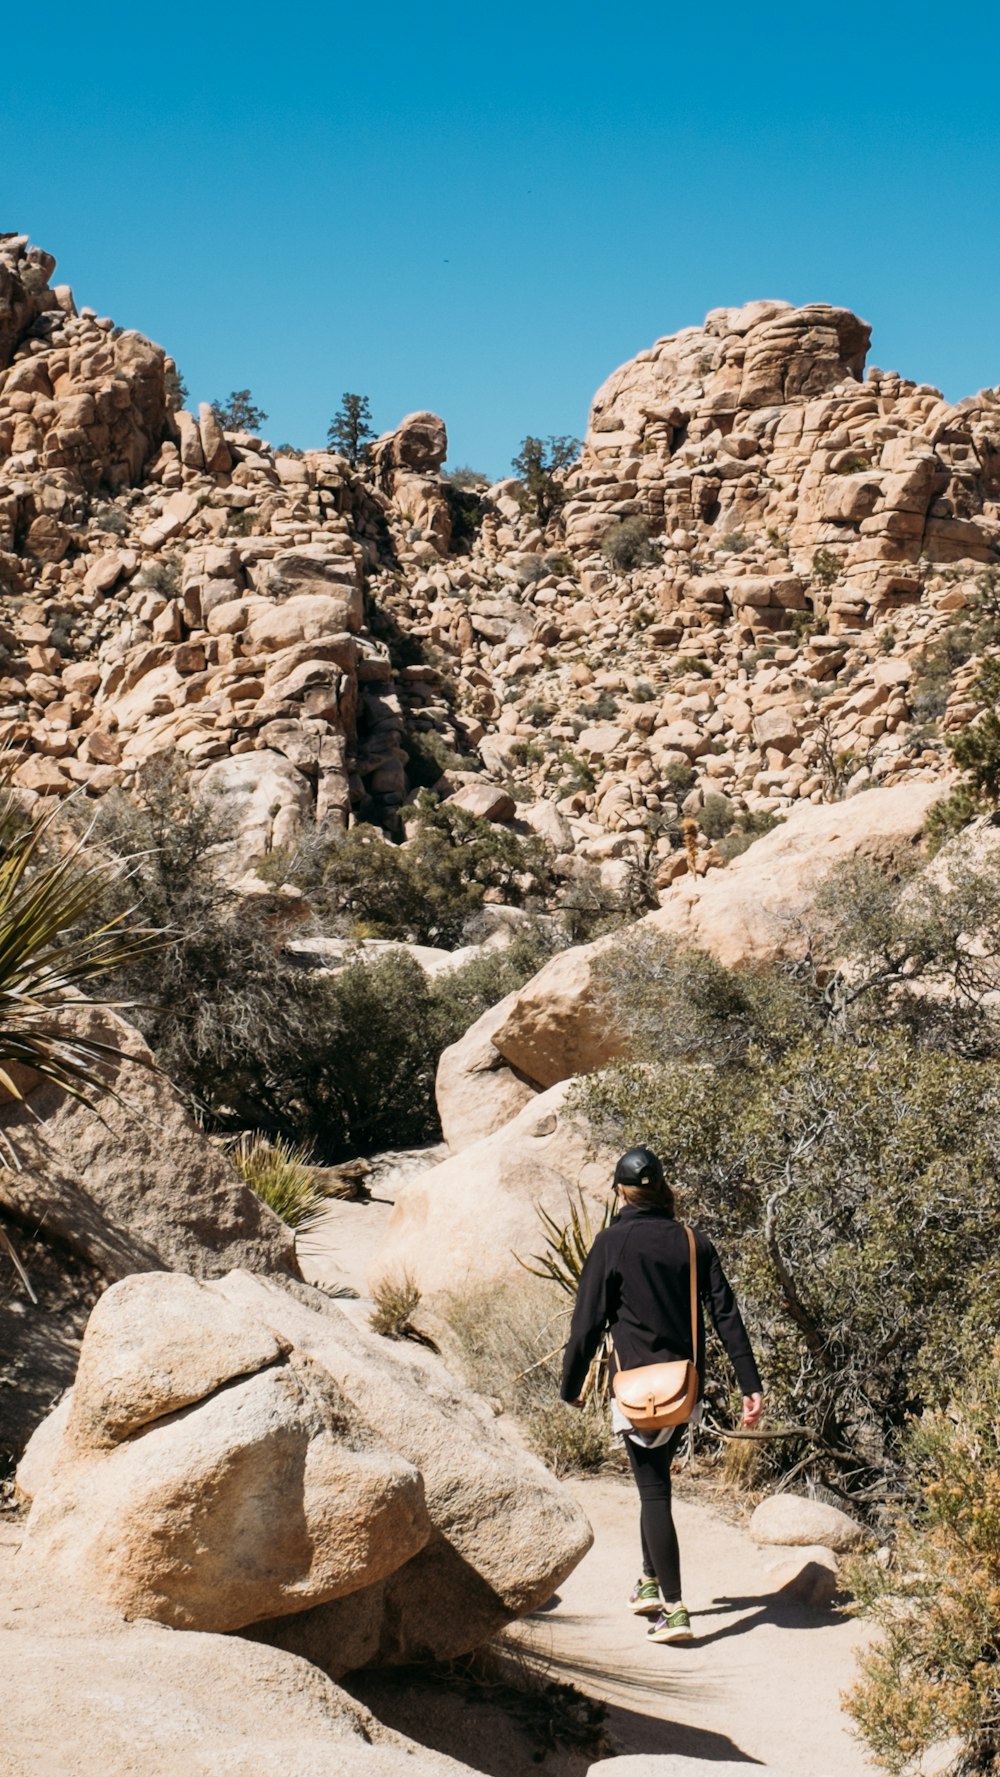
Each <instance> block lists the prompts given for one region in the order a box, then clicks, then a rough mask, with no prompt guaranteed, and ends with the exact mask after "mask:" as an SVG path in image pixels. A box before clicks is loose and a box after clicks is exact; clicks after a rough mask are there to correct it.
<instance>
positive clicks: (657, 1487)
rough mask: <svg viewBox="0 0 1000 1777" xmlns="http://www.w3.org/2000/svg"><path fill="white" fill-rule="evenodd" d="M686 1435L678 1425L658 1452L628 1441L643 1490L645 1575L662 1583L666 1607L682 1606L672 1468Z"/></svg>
mask: <svg viewBox="0 0 1000 1777" xmlns="http://www.w3.org/2000/svg"><path fill="white" fill-rule="evenodd" d="M683 1432H684V1427H683V1425H678V1426H677V1427H676V1429H675V1430H674V1433H673V1435H672V1436H671V1437H669V1438H668V1439H667V1441H666V1443H665V1444H660V1445H659V1447H658V1448H657V1449H655V1450H651V1449H649V1448H648V1446H646V1445H644V1444H635V1443H633V1441H632V1439H631V1438H630V1437H627V1436H626V1438H625V1439H624V1443H625V1449H626V1450H627V1452H628V1459H629V1463H630V1465H631V1469H632V1474H633V1477H634V1479H635V1484H636V1486H637V1487H638V1489H639V1502H640V1511H639V1535H640V1537H641V1539H642V1571H643V1573H644V1575H645V1576H646V1578H647V1579H656V1580H658V1581H659V1583H660V1593H661V1596H662V1598H663V1602H664V1604H678V1603H679V1602H680V1596H681V1554H680V1549H679V1548H678V1546H677V1532H676V1530H675V1529H674V1518H673V1512H672V1510H671V1488H670V1465H671V1463H672V1462H673V1459H674V1455H675V1453H676V1450H677V1446H678V1444H679V1443H680V1441H681V1436H682V1434H683Z"/></svg>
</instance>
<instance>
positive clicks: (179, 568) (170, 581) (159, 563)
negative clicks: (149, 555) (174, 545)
mask: <svg viewBox="0 0 1000 1777" xmlns="http://www.w3.org/2000/svg"><path fill="white" fill-rule="evenodd" d="M183 569H184V561H183V558H182V557H181V556H180V555H178V554H177V553H176V552H175V553H174V554H173V555H161V556H158V557H157V559H156V560H155V561H151V562H147V564H146V566H145V567H144V568H143V570H142V572H141V574H139V575H137V577H136V581H135V585H136V589H137V590H138V591H142V592H156V593H159V594H160V596H161V598H165V599H172V598H176V597H177V594H178V593H179V592H180V589H181V574H182V572H183Z"/></svg>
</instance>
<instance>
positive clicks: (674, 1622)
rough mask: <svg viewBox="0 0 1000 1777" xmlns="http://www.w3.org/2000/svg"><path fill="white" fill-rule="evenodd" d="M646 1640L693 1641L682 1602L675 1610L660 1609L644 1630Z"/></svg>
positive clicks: (689, 1621)
mask: <svg viewBox="0 0 1000 1777" xmlns="http://www.w3.org/2000/svg"><path fill="white" fill-rule="evenodd" d="M646 1639H647V1641H693V1639H694V1637H693V1636H692V1634H691V1618H690V1617H689V1615H688V1613H687V1611H686V1610H685V1608H684V1606H683V1604H679V1605H678V1606H677V1609H676V1610H672V1611H669V1612H667V1611H665V1610H661V1611H660V1614H659V1616H658V1617H656V1619H655V1620H654V1621H653V1622H652V1623H650V1625H649V1628H648V1629H647V1630H646Z"/></svg>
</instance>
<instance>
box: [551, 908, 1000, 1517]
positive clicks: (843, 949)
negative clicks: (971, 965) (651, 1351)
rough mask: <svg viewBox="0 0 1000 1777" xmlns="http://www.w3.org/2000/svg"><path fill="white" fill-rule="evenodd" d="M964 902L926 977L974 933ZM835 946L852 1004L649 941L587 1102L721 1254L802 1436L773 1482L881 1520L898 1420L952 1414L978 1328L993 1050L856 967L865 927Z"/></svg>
mask: <svg viewBox="0 0 1000 1777" xmlns="http://www.w3.org/2000/svg"><path fill="white" fill-rule="evenodd" d="M903 898H904V897H900V899H901V900H902V899H903ZM960 900H961V897H957V898H956V900H955V901H954V903H953V905H952V907H951V914H950V919H948V920H945V921H944V922H943V923H944V925H945V927H948V926H949V925H950V931H945V932H944V933H943V936H942V939H941V943H940V945H939V961H938V962H937V963H935V964H933V966H932V964H931V962H930V961H928V962H927V964H926V966H925V967H924V969H923V971H922V977H923V979H925V980H927V981H930V980H931V979H932V978H934V970H935V969H936V968H939V969H940V974H939V975H938V977H937V979H939V980H944V979H945V978H947V976H948V973H949V971H951V972H952V973H953V972H954V969H955V968H956V967H957V966H958V965H957V964H956V962H955V960H954V951H955V950H957V949H958V948H960V944H959V938H960V934H961V932H962V931H965V932H968V931H969V930H970V929H973V930H974V929H975V924H974V919H975V909H974V908H973V907H970V906H969V905H966V906H965V907H964V909H963V908H962V906H961V905H960ZM904 916H905V917H910V916H909V915H905V910H904V912H902V913H900V915H899V917H900V918H903V917H904ZM851 917H853V914H852V916H851ZM872 918H873V920H874V919H875V915H873V916H872ZM916 924H917V926H918V928H919V925H920V919H919V918H917V919H916ZM814 937H815V935H814ZM828 941H829V944H830V946H831V947H830V948H829V949H827V950H826V951H825V954H826V956H827V957H828V958H832V957H835V956H839V957H843V956H844V955H845V954H849V955H850V954H853V955H854V956H855V957H856V962H855V964H854V967H855V968H856V970H857V974H858V977H859V978H860V977H861V976H862V975H865V974H866V975H867V986H866V987H865V989H864V991H863V992H862V993H860V994H857V995H855V996H854V997H853V998H852V997H851V992H850V991H849V990H848V989H847V988H842V989H841V990H839V991H838V993H835V994H834V995H833V996H832V998H831V996H829V995H828V994H827V993H826V991H825V986H824V982H825V978H826V973H827V971H826V970H825V969H824V968H823V967H821V966H817V967H816V968H815V970H814V972H812V973H810V972H808V971H805V972H803V971H801V970H799V971H787V972H786V971H781V970H776V969H755V968H750V967H744V968H741V969H734V970H727V969H724V968H722V966H721V965H720V964H718V963H715V962H714V961H712V959H710V958H706V957H704V956H702V955H700V954H693V953H690V952H687V951H685V950H684V949H683V948H682V947H678V946H676V945H673V944H670V943H668V942H666V941H665V940H663V939H656V938H649V939H646V940H644V941H643V942H642V943H641V944H640V943H637V942H636V941H635V940H634V939H633V940H632V941H630V943H629V945H628V946H622V947H621V948H619V949H618V950H617V951H615V952H612V953H609V954H608V956H607V957H606V959H605V960H604V963H603V965H602V976H603V980H604V993H605V996H606V1007H607V1014H608V1016H610V1017H612V1018H613V1019H614V1020H615V1022H616V1023H617V1024H618V1026H619V1028H622V1029H627V1030H629V1032H630V1033H631V1038H632V1041H631V1045H630V1049H629V1052H628V1054H627V1056H626V1057H625V1058H623V1059H622V1060H621V1061H619V1062H617V1063H615V1064H614V1065H613V1066H612V1067H611V1068H610V1069H608V1070H607V1072H606V1073H604V1074H603V1075H601V1076H597V1077H595V1078H591V1079H590V1080H588V1081H587V1082H585V1084H584V1085H583V1087H582V1089H581V1096H582V1100H583V1102H584V1104H585V1106H586V1108H587V1110H588V1112H589V1114H590V1115H591V1116H592V1117H593V1118H594V1119H595V1120H596V1121H597V1123H598V1125H599V1126H600V1127H601V1128H603V1129H605V1130H606V1131H607V1133H608V1135H609V1137H610V1138H611V1139H614V1140H616V1141H619V1142H620V1143H621V1145H622V1146H623V1147H624V1146H629V1145H631V1144H632V1143H634V1142H637V1141H640V1140H641V1141H642V1142H643V1143H647V1144H648V1145H649V1146H651V1147H653V1148H654V1149H655V1150H656V1151H658V1152H659V1153H660V1154H661V1155H662V1156H663V1158H664V1162H665V1165H666V1166H667V1168H668V1170H669V1171H670V1172H672V1173H673V1174H674V1176H675V1177H676V1179H677V1180H678V1183H679V1186H680V1195H681V1203H682V1209H683V1212H684V1213H685V1214H690V1215H693V1216H694V1218H695V1219H699V1218H701V1217H704V1218H705V1219H706V1221H707V1223H708V1225H709V1227H710V1228H711V1230H712V1232H713V1236H714V1237H716V1238H717V1240H718V1243H719V1245H720V1248H721V1250H722V1251H723V1253H724V1255H725V1257H726V1259H727V1261H728V1268H729V1269H730V1272H731V1275H732V1276H733V1277H734V1280H735V1282H736V1284H737V1287H738V1290H739V1292H740V1294H741V1297H742V1299H743V1301H744V1304H745V1307H746V1310H747V1314H748V1319H749V1321H750V1324H751V1326H752V1328H753V1330H754V1334H755V1337H756V1339H757V1341H758V1343H759V1345H760V1348H761V1352H762V1356H763V1368H764V1372H765V1375H766V1376H767V1379H768V1391H769V1396H770V1399H771V1401H772V1404H773V1407H774V1411H775V1414H776V1416H777V1417H778V1419H779V1420H783V1421H785V1422H786V1423H789V1424H791V1425H792V1426H797V1427H799V1428H800V1433H801V1441H800V1442H797V1441H796V1439H795V1438H790V1439H783V1440H781V1441H780V1442H775V1443H774V1444H773V1445H770V1446H767V1447H766V1449H767V1462H768V1463H769V1464H770V1465H771V1467H772V1470H776V1469H778V1468H781V1467H784V1468H786V1469H787V1470H788V1471H789V1472H790V1473H810V1474H812V1475H813V1476H817V1477H822V1478H823V1479H824V1481H825V1482H826V1484H827V1485H829V1486H831V1487H832V1488H834V1489H835V1490H837V1491H839V1492H841V1493H842V1494H843V1495H845V1496H853V1497H854V1498H856V1499H858V1500H860V1501H861V1502H862V1503H864V1504H867V1505H868V1507H869V1508H870V1509H874V1508H875V1507H877V1505H878V1503H879V1502H880V1501H882V1500H884V1498H885V1497H886V1496H887V1495H888V1494H889V1493H890V1492H891V1491H892V1490H893V1489H896V1488H898V1486H899V1485H900V1477H901V1467H900V1454H899V1449H900V1438H901V1435H902V1433H903V1431H904V1428H905V1426H906V1424H907V1421H908V1419H909V1418H910V1416H911V1415H912V1414H913V1413H915V1412H919V1411H920V1410H921V1409H922V1408H923V1407H924V1406H932V1407H933V1406H937V1405H940V1404H942V1402H943V1401H944V1400H946V1399H947V1397H948V1394H949V1392H950V1390H951V1389H952V1388H953V1387H954V1385H955V1384H956V1383H957V1382H958V1381H959V1380H960V1377H961V1371H962V1365H961V1357H960V1353H961V1351H962V1349H963V1346H964V1345H965V1344H971V1345H973V1346H974V1345H975V1343H976V1341H977V1340H979V1339H981V1337H982V1335H983V1332H984V1329H985V1328H986V1327H988V1326H989V1324H990V1316H991V1315H992V1312H993V1309H992V1307H991V1303H993V1302H995V1298H996V1291H997V1288H998V1285H1000V1251H998V1241H1000V1182H998V1174H1000V1133H998V1131H997V1127H996V1122H995V1119H996V1116H997V1112H998V1111H1000V1082H998V1079H997V1075H996V1068H995V1065H994V1060H993V1056H994V1055H995V1054H997V1053H998V1052H1000V1045H998V1044H997V1040H996V1035H995V1032H994V1040H993V1048H992V1052H991V1053H990V1054H989V1055H987V1053H986V1049H987V1034H988V1033H987V1031H986V1028H985V1025H984V1024H983V1022H982V1019H981V1021H980V1026H979V1046H978V1052H977V1053H976V1054H974V1055H964V1054H959V1053H952V1052H948V1050H947V1049H946V1048H945V1047H942V1046H941V1045H940V1044H939V1043H938V1042H937V1041H936V1040H935V1034H934V1030H933V1023H932V1024H931V1026H930V1028H929V1029H928V1028H925V1026H924V1023H923V1021H922V1019H921V1018H920V1017H916V1018H915V1017H914V1016H913V1011H914V1006H915V1004H916V1003H917V1001H918V999H919V995H918V994H914V993H913V992H912V991H910V990H909V989H907V988H906V987H905V986H903V985H901V983H900V980H899V970H898V968H897V969H896V970H895V971H893V970H892V969H889V968H884V967H882V965H881V964H879V965H878V966H871V967H870V966H869V964H868V963H867V962H866V957H868V958H872V957H877V956H878V955H879V954H880V944H881V940H880V938H879V936H878V934H877V933H876V934H874V935H866V934H863V933H859V932H858V931H857V930H855V932H854V935H853V939H852V936H851V928H850V920H848V919H845V920H843V921H841V922H840V924H839V925H838V926H836V927H834V926H831V927H830V928H829V932H828ZM817 943H818V940H817ZM834 946H835V947H834ZM949 947H950V949H949ZM817 960H818V959H817V958H816V957H814V963H816V962H817ZM827 967H828V965H827ZM984 1016H985V1015H984ZM715 1404H716V1410H717V1411H719V1412H720V1413H724V1412H725V1411H726V1410H727V1402H726V1398H725V1397H724V1396H723V1398H722V1399H721V1400H718V1401H717V1402H716V1403H715Z"/></svg>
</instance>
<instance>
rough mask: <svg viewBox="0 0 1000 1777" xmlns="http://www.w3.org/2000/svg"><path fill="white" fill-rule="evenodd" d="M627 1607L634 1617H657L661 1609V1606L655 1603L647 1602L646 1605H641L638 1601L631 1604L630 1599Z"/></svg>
mask: <svg viewBox="0 0 1000 1777" xmlns="http://www.w3.org/2000/svg"><path fill="white" fill-rule="evenodd" d="M628 1607H629V1610H630V1611H631V1612H632V1615H633V1616H634V1617H655V1616H659V1614H660V1611H661V1610H662V1609H663V1606H662V1604H660V1603H659V1602H656V1603H653V1602H649V1603H647V1604H643V1603H642V1601H641V1600H640V1601H639V1602H638V1603H637V1604H633V1603H632V1600H631V1599H629V1606H628Z"/></svg>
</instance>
